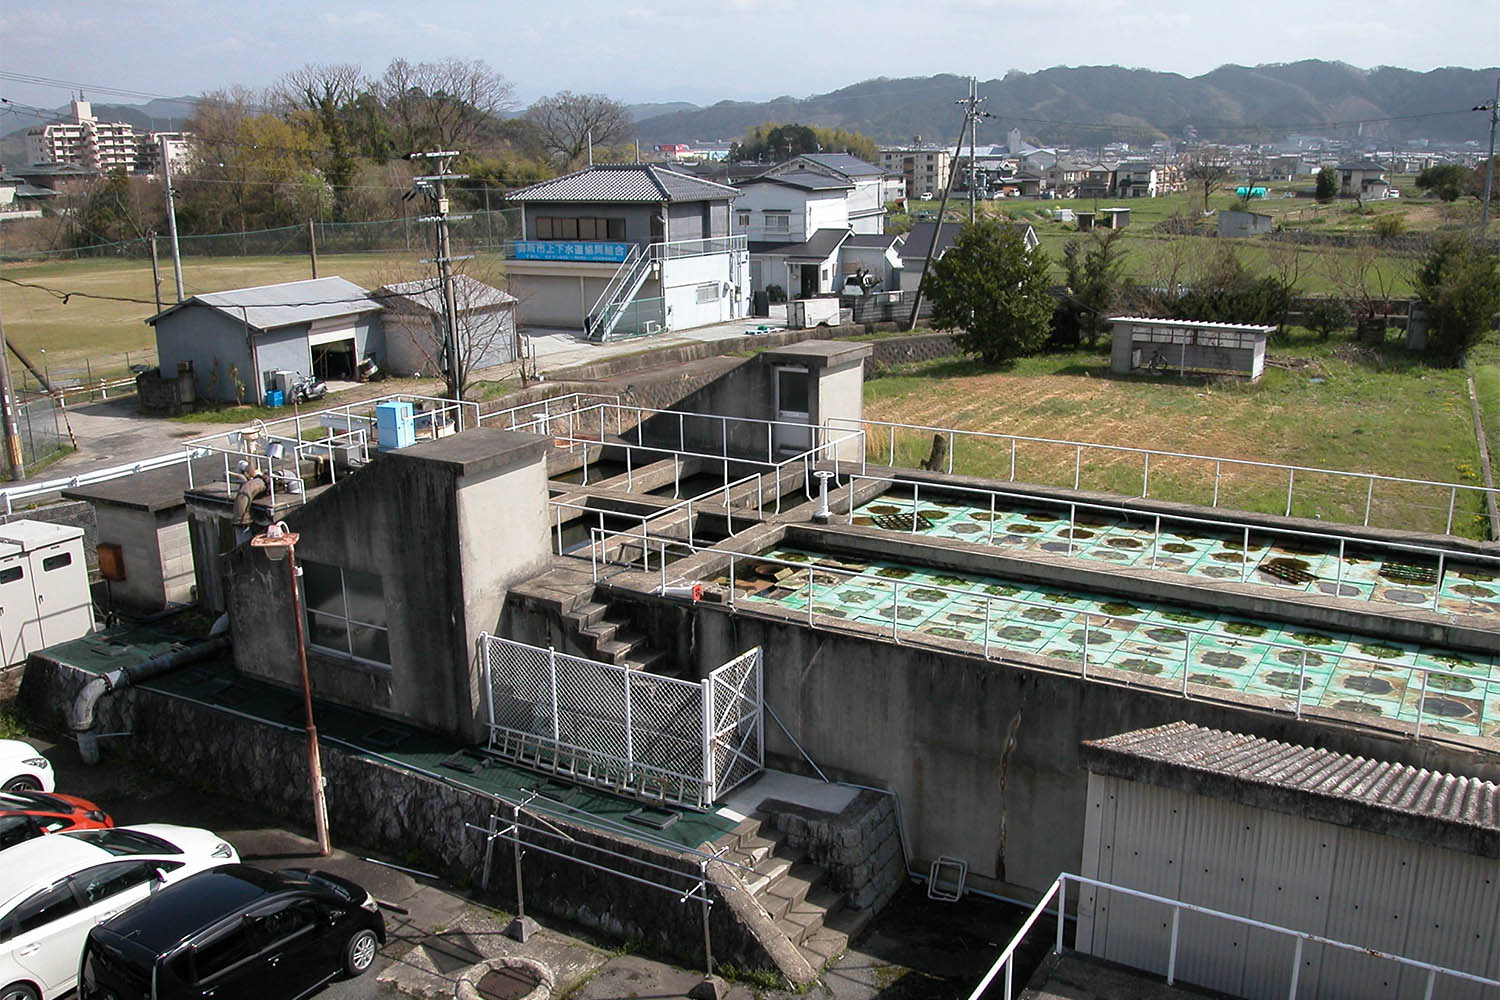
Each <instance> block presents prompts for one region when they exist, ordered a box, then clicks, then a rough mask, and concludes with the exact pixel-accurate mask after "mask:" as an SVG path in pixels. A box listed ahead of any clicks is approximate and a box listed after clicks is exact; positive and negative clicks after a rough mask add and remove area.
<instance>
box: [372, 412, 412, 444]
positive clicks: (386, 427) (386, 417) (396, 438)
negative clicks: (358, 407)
mask: <svg viewBox="0 0 1500 1000" xmlns="http://www.w3.org/2000/svg"><path fill="white" fill-rule="evenodd" d="M375 435H376V441H377V443H378V444H379V446H380V450H381V451H391V450H392V449H395V448H405V447H406V446H407V445H410V444H414V443H415V442H416V440H417V428H416V420H415V419H414V417H413V415H412V405H411V404H410V403H407V402H397V401H388V402H385V403H376V404H375Z"/></svg>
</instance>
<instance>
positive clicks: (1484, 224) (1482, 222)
mask: <svg viewBox="0 0 1500 1000" xmlns="http://www.w3.org/2000/svg"><path fill="white" fill-rule="evenodd" d="M1474 110H1475V111H1488V112H1489V113H1490V155H1489V158H1488V159H1486V160H1485V161H1484V210H1483V212H1481V213H1480V216H1479V236H1480V238H1481V239H1483V238H1484V236H1485V234H1486V233H1488V232H1489V228H1490V191H1491V190H1493V189H1494V186H1495V124H1496V122H1497V121H1500V77H1496V78H1495V99H1494V100H1493V101H1491V102H1490V103H1489V104H1476V105H1474Z"/></svg>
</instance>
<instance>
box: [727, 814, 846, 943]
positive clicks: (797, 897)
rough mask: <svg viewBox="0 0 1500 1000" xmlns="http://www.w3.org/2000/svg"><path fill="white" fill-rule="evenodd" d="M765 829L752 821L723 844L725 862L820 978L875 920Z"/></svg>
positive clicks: (761, 821)
mask: <svg viewBox="0 0 1500 1000" xmlns="http://www.w3.org/2000/svg"><path fill="white" fill-rule="evenodd" d="M763 824H764V817H761V816H752V817H750V818H749V819H746V820H744V821H743V822H741V823H740V824H739V825H738V826H736V827H735V828H734V829H733V830H731V831H730V832H729V833H728V834H726V835H725V836H724V837H722V838H720V839H719V841H718V842H717V843H718V844H719V845H721V846H722V845H724V844H726V843H727V844H730V845H732V846H730V848H729V849H728V850H727V851H725V852H724V854H723V855H722V857H723V860H724V861H725V862H727V863H729V864H731V865H736V866H742V867H736V868H735V869H734V871H735V874H736V875H738V876H739V878H740V881H741V882H743V883H744V884H745V888H746V889H748V890H749V891H750V893H751V895H752V896H754V897H755V901H756V902H757V903H759V904H760V906H761V908H762V909H764V910H765V911H766V915H767V916H769V917H770V918H771V920H772V921H773V922H774V923H775V925H776V928H777V929H778V930H779V931H780V932H781V933H782V934H784V935H786V938H787V940H788V941H789V942H790V943H791V944H792V945H793V946H795V947H796V948H797V949H798V950H799V951H800V952H801V953H802V957H803V958H805V959H806V960H807V963H808V965H810V966H812V968H813V971H814V972H821V971H822V969H823V968H824V967H825V966H826V965H828V963H829V962H831V961H833V960H834V959H836V958H838V957H839V956H840V955H842V954H843V953H844V951H845V949H846V948H848V946H849V941H850V940H851V939H852V938H854V937H857V936H858V935H859V933H860V932H861V931H863V930H864V929H865V927H866V926H867V925H868V924H869V922H870V919H871V917H872V916H873V914H872V913H871V912H870V911H869V910H857V909H851V908H850V907H848V906H846V905H845V898H844V894H843V893H841V892H839V891H838V890H836V889H834V888H833V887H832V886H830V885H829V884H828V875H827V873H826V872H825V871H824V870H823V869H822V868H820V867H818V866H817V865H815V864H812V863H811V862H809V861H808V860H807V856H806V854H805V853H804V852H802V851H800V850H796V849H794V848H791V847H789V846H787V845H786V844H784V843H782V841H781V839H780V838H779V835H778V834H777V833H776V832H775V831H774V830H772V829H771V828H770V826H769V825H763Z"/></svg>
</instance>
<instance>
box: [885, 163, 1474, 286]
mask: <svg viewBox="0 0 1500 1000" xmlns="http://www.w3.org/2000/svg"><path fill="white" fill-rule="evenodd" d="M1392 180H1393V183H1394V184H1395V186H1396V187H1397V189H1398V190H1401V191H1402V197H1401V198H1395V199H1387V200H1384V201H1380V202H1369V203H1366V204H1365V205H1364V206H1363V207H1362V208H1361V207H1358V206H1356V205H1355V204H1354V202H1352V201H1348V200H1339V201H1334V202H1330V203H1328V204H1325V205H1320V204H1318V203H1317V202H1316V201H1313V200H1312V199H1310V198H1287V197H1283V195H1284V193H1285V192H1287V191H1294V190H1297V189H1301V188H1308V187H1311V185H1312V181H1311V179H1305V180H1301V181H1297V182H1294V183H1291V184H1272V185H1269V189H1270V196H1269V197H1267V198H1263V199H1256V200H1255V202H1254V203H1253V204H1252V205H1251V209H1252V210H1253V211H1255V212H1258V213H1261V214H1263V215H1270V216H1271V217H1272V218H1273V219H1274V220H1275V222H1274V224H1275V225H1278V226H1281V227H1284V228H1287V229H1302V230H1306V231H1308V232H1314V233H1325V234H1330V235H1332V234H1337V235H1351V236H1364V237H1368V236H1370V235H1372V234H1373V232H1374V225H1375V220H1376V219H1378V218H1380V217H1382V216H1391V215H1395V216H1399V217H1400V218H1401V219H1402V221H1403V225H1404V227H1405V231H1406V232H1411V233H1423V232H1434V231H1437V230H1439V229H1445V228H1447V229H1451V228H1455V227H1460V228H1465V229H1467V230H1468V231H1470V232H1472V231H1473V227H1474V226H1475V225H1477V223H1478V219H1479V206H1478V203H1477V202H1475V201H1473V200H1472V199H1469V200H1465V201H1460V202H1455V203H1453V204H1451V205H1450V204H1443V203H1441V202H1438V201H1437V200H1435V199H1431V198H1420V197H1413V196H1414V195H1416V188H1415V185H1414V184H1413V183H1412V178H1411V177H1409V176H1396V177H1393V178H1392ZM1237 201H1238V199H1237V198H1236V197H1235V196H1234V193H1233V186H1232V185H1231V190H1230V192H1229V193H1228V194H1225V193H1224V192H1223V191H1219V192H1215V193H1214V194H1213V195H1211V196H1210V197H1209V200H1208V207H1209V210H1210V211H1211V212H1217V211H1219V210H1221V209H1229V208H1233V207H1234V206H1235V204H1236V202H1237ZM937 206H938V202H936V201H932V202H913V203H912V206H911V207H912V211H914V212H915V211H936V209H937ZM1111 207H1124V208H1129V209H1130V213H1131V218H1130V225H1129V226H1128V227H1127V228H1126V229H1125V230H1124V231H1123V237H1122V240H1123V244H1124V248H1125V254H1124V260H1125V272H1126V274H1127V276H1128V277H1129V279H1130V280H1132V281H1136V282H1140V283H1151V282H1154V281H1156V280H1158V279H1159V278H1160V277H1161V272H1162V270H1163V265H1162V264H1160V263H1158V260H1159V259H1160V258H1162V257H1163V256H1164V255H1165V252H1166V248H1167V247H1168V246H1169V245H1170V244H1172V243H1174V242H1177V241H1181V244H1182V246H1183V247H1184V248H1185V249H1184V250H1183V252H1182V253H1181V254H1180V256H1181V258H1182V259H1184V260H1187V261H1193V260H1202V259H1206V258H1207V257H1208V256H1209V255H1211V254H1212V253H1214V252H1215V251H1216V250H1217V249H1218V248H1220V247H1222V246H1224V245H1225V241H1220V240H1218V239H1216V238H1214V237H1194V236H1173V235H1168V234H1164V233H1159V232H1156V231H1155V227H1156V226H1157V224H1158V223H1161V222H1163V221H1165V220H1167V219H1170V218H1172V217H1173V216H1177V215H1182V216H1185V217H1187V218H1189V219H1192V220H1198V219H1200V218H1203V219H1204V221H1207V222H1210V223H1211V222H1213V219H1212V217H1207V218H1204V217H1203V216H1202V214H1201V213H1202V211H1203V195H1202V192H1201V190H1200V191H1197V192H1184V193H1177V194H1170V195H1163V196H1162V197H1159V198H1130V199H1125V200H1120V199H1105V198H1101V199H1098V200H1097V201H1095V200H1094V199H1092V198H1088V199H1084V198H1075V199H1057V200H1048V201H1041V200H1038V199H1034V198H1022V199H1010V198H1008V199H1003V200H997V201H986V202H982V203H981V209H980V211H982V212H983V213H984V214H986V215H1002V216H1005V217H1008V218H1010V219H1014V220H1016V221H1022V222H1029V223H1031V225H1032V226H1033V227H1035V229H1036V234H1037V237H1038V238H1039V239H1040V240H1041V247H1042V249H1043V250H1045V251H1046V253H1047V256H1048V257H1049V258H1050V260H1051V261H1052V271H1053V275H1054V277H1061V276H1062V266H1061V263H1060V262H1061V260H1062V251H1063V247H1064V246H1066V245H1067V243H1068V242H1069V241H1070V240H1074V239H1078V238H1079V233H1078V231H1077V227H1076V225H1075V224H1074V223H1071V222H1067V223H1064V222H1057V221H1054V217H1053V214H1052V213H1053V212H1054V211H1056V210H1057V209H1063V208H1068V209H1072V210H1073V211H1075V212H1089V211H1093V210H1095V209H1096V208H1111ZM947 218H949V219H953V220H965V219H967V218H968V202H967V199H965V198H961V197H959V196H957V195H955V196H954V198H953V199H952V200H950V201H949V202H948V214H947ZM1490 225H1491V230H1490V231H1491V234H1492V235H1494V234H1496V233H1497V232H1500V220H1497V221H1495V222H1491V224H1490ZM1276 245H1277V246H1278V247H1279V248H1282V249H1285V250H1295V251H1296V252H1297V253H1298V256H1299V260H1298V267H1299V280H1298V283H1297V290H1298V291H1299V292H1301V293H1303V294H1326V293H1331V292H1334V291H1336V290H1337V289H1336V287H1335V284H1334V282H1333V280H1331V279H1330V276H1329V272H1330V270H1336V269H1338V266H1339V265H1340V264H1344V265H1346V266H1347V262H1349V261H1350V260H1352V259H1353V258H1354V257H1355V256H1356V251H1354V250H1350V249H1345V248H1336V247H1325V246H1308V245H1300V246H1299V245H1297V244H1290V243H1279V244H1276ZM1233 246H1234V247H1235V249H1236V250H1237V251H1238V252H1239V253H1240V254H1241V259H1242V260H1243V261H1244V263H1245V265H1246V266H1247V267H1249V268H1250V269H1252V270H1256V269H1264V268H1266V267H1267V266H1268V264H1269V262H1270V251H1269V250H1268V247H1269V246H1270V241H1266V240H1262V239H1242V240H1235V241H1233ZM1378 259H1379V268H1380V270H1381V272H1382V273H1383V275H1384V277H1385V280H1386V282H1387V284H1388V290H1389V292H1390V294H1391V295H1393V296H1396V297H1405V296H1408V295H1410V294H1411V276H1412V273H1413V271H1414V270H1415V266H1416V260H1415V258H1413V257H1412V256H1410V255H1408V254H1404V253H1400V252H1397V251H1394V250H1392V251H1390V252H1387V253H1383V254H1380V255H1379V258H1378ZM1187 273H1190V270H1189V272H1187Z"/></svg>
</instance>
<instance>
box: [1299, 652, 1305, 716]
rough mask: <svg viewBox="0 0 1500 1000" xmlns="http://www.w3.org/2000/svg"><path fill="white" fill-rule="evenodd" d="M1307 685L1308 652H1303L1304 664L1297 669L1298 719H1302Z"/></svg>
mask: <svg viewBox="0 0 1500 1000" xmlns="http://www.w3.org/2000/svg"><path fill="white" fill-rule="evenodd" d="M1306 684H1307V650H1305V649H1304V650H1303V651H1302V663H1301V665H1299V666H1298V668H1297V718H1299V719H1300V718H1302V688H1303V687H1304V686H1305V685H1306Z"/></svg>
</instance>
